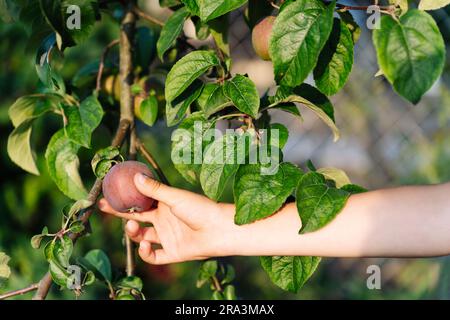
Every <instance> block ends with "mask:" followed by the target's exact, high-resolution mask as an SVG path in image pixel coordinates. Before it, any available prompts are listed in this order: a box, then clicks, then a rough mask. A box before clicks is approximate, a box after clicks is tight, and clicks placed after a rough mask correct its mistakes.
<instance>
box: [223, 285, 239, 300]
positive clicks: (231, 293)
mask: <svg viewBox="0 0 450 320" xmlns="http://www.w3.org/2000/svg"><path fill="white" fill-rule="evenodd" d="M223 295H224V297H225V300H237V296H236V288H235V287H234V286H233V285H227V286H226V287H225V289H223Z"/></svg>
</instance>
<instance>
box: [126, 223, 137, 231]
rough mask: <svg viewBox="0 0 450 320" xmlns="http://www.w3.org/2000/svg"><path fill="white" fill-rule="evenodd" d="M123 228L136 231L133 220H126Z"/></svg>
mask: <svg viewBox="0 0 450 320" xmlns="http://www.w3.org/2000/svg"><path fill="white" fill-rule="evenodd" d="M125 228H126V229H127V230H128V231H129V232H134V231H136V228H135V224H134V221H133V220H129V221H128V222H127V224H126V226H125Z"/></svg>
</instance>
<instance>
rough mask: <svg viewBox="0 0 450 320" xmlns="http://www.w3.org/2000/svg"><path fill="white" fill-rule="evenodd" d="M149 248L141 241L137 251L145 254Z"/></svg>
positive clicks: (146, 243)
mask: <svg viewBox="0 0 450 320" xmlns="http://www.w3.org/2000/svg"><path fill="white" fill-rule="evenodd" d="M149 246H150V244H149V243H148V242H147V241H141V242H140V243H139V250H142V251H144V252H146V251H148V250H149V248H150V247H149Z"/></svg>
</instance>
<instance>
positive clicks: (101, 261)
mask: <svg viewBox="0 0 450 320" xmlns="http://www.w3.org/2000/svg"><path fill="white" fill-rule="evenodd" d="M80 264H81V265H82V266H83V267H84V268H85V269H87V270H90V271H92V272H94V273H95V274H98V275H99V276H97V278H102V279H104V280H106V281H109V282H111V280H112V271H111V262H110V261H109V258H108V256H107V255H106V253H104V252H103V251H102V250H100V249H94V250H91V251H89V252H88V253H87V254H86V255H85V256H84V258H81V259H80Z"/></svg>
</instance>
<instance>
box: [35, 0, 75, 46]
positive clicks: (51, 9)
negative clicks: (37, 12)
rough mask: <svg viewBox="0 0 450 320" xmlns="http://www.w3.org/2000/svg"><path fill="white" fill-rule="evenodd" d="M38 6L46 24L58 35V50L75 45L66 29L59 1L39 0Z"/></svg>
mask: <svg viewBox="0 0 450 320" xmlns="http://www.w3.org/2000/svg"><path fill="white" fill-rule="evenodd" d="M39 5H40V8H41V11H42V13H43V15H44V16H45V19H46V21H47V23H48V24H49V25H50V27H51V28H52V29H53V30H54V31H55V32H56V33H57V34H58V37H57V38H58V39H59V44H58V47H59V48H60V49H64V48H66V47H71V46H74V45H75V41H74V39H73V38H72V36H71V35H70V33H69V29H67V27H66V20H65V18H64V14H63V12H64V11H63V7H62V1H61V0H56V1H55V0H39Z"/></svg>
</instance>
